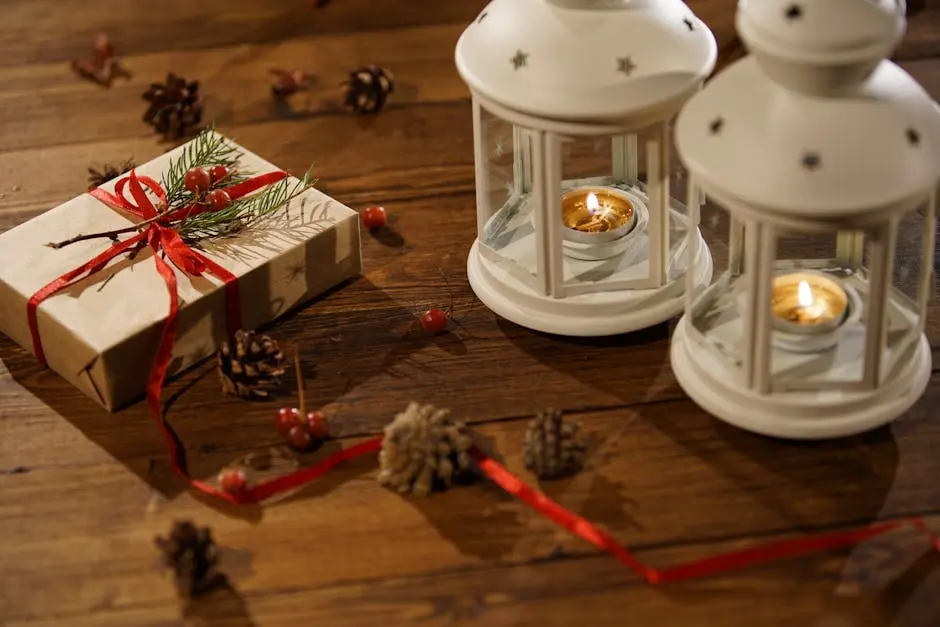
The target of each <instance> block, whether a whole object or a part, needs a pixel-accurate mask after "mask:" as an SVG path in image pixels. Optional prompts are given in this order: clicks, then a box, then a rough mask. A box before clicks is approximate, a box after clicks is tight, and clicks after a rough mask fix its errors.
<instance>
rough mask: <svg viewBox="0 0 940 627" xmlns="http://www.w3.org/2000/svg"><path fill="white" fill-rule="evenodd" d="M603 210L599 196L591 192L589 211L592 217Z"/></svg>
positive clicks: (588, 203)
mask: <svg viewBox="0 0 940 627" xmlns="http://www.w3.org/2000/svg"><path fill="white" fill-rule="evenodd" d="M600 209H601V203H600V202H599V201H598V200H597V196H596V195H595V194H594V192H590V193H588V195H587V210H588V211H590V212H591V215H594V214H595V213H597V212H598V211H600Z"/></svg>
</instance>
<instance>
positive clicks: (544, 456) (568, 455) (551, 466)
mask: <svg viewBox="0 0 940 627" xmlns="http://www.w3.org/2000/svg"><path fill="white" fill-rule="evenodd" d="M580 428H581V423H580V422H574V423H570V422H569V423H566V422H565V419H564V417H563V416H562V413H561V412H560V411H556V410H553V409H550V410H548V411H546V412H543V413H541V414H539V415H537V416H536V417H535V418H534V419H533V420H532V422H530V423H529V427H528V428H527V429H526V432H525V441H524V443H523V445H522V451H523V459H524V461H525V467H526V468H528V469H529V470H531V471H532V472H534V473H535V474H536V475H537V476H538V477H539V478H541V479H554V478H557V477H562V476H565V475H569V474H572V473H574V472H576V471H578V470H580V469H581V466H582V463H583V461H584V451H585V446H584V443H583V442H582V441H581V439H580V437H579V436H578V430H579V429H580Z"/></svg>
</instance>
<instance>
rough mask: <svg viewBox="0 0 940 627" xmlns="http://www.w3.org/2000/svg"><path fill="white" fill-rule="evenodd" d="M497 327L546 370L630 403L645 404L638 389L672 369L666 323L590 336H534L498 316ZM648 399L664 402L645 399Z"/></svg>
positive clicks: (650, 384)
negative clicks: (605, 335)
mask: <svg viewBox="0 0 940 627" xmlns="http://www.w3.org/2000/svg"><path fill="white" fill-rule="evenodd" d="M585 324H586V325H588V324H590V320H585ZM497 325H498V326H499V328H500V330H502V332H503V333H504V334H505V336H506V338H507V339H509V341H511V342H512V343H513V344H515V345H516V347H517V348H519V349H520V350H522V351H524V352H525V353H527V354H528V355H530V356H531V357H533V358H534V359H536V360H538V361H540V362H541V363H542V364H544V365H545V366H547V367H549V368H552V369H554V370H557V371H559V372H563V373H564V374H566V375H568V376H570V377H572V378H574V379H577V380H579V381H581V382H582V383H584V384H585V385H587V386H589V387H593V388H594V389H596V390H597V391H598V392H600V393H602V394H604V395H607V396H612V397H614V398H616V399H619V400H620V401H621V402H623V403H624V404H631V403H635V402H637V401H638V400H640V399H638V398H637V392H636V391H637V390H638V389H639V390H649V389H651V388H652V387H654V386H653V383H654V382H655V380H656V378H657V375H658V374H659V372H660V371H661V370H662V369H663V368H664V367H666V368H668V363H669V344H668V340H669V326H668V324H666V323H663V324H659V325H656V326H654V327H650V328H648V329H642V330H640V331H636V332H634V333H626V334H622V335H613V336H608V337H584V338H582V337H562V336H556V335H549V334H546V333H539V332H532V331H529V330H526V329H523V328H522V327H520V326H518V325H516V324H514V323H512V322H509V321H508V320H504V319H502V318H497ZM642 400H646V401H650V400H661V399H659V398H645V397H644V398H643V399H642ZM598 405H600V403H598ZM587 408H589V407H585V408H583V409H587ZM564 409H568V410H572V409H582V408H574V407H564Z"/></svg>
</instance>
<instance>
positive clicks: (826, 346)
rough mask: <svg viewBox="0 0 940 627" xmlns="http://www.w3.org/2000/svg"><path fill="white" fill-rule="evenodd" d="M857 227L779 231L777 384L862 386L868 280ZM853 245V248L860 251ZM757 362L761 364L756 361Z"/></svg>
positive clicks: (773, 344)
mask: <svg viewBox="0 0 940 627" xmlns="http://www.w3.org/2000/svg"><path fill="white" fill-rule="evenodd" d="M863 241H864V235H863V234H862V233H860V232H856V231H841V232H836V231H833V232H828V233H812V234H810V233H780V234H779V236H778V237H777V259H776V262H775V263H774V267H773V273H772V276H769V277H762V278H761V280H766V281H770V282H771V290H770V302H768V303H767V308H766V309H765V310H764V311H762V312H760V315H768V316H769V322H770V324H769V327H770V346H769V357H770V358H769V360H768V361H769V364H768V368H769V372H768V373H765V374H767V375H769V379H770V380H771V381H772V387H773V389H774V390H777V391H785V390H802V389H808V390H814V389H823V388H858V387H859V386H860V385H862V382H863V379H864V373H865V363H866V359H867V355H866V346H867V340H868V335H867V327H866V320H867V315H866V312H867V310H868V299H869V293H870V289H869V283H868V280H867V272H866V270H865V269H864V267H861V261H862V256H863V255H862V252H861V251H862V248H861V246H862V243H863ZM853 251H854V252H853ZM755 367H756V368H761V367H762V365H761V364H760V363H759V362H757V363H755Z"/></svg>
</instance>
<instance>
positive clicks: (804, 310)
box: [771, 272, 849, 334]
mask: <svg viewBox="0 0 940 627" xmlns="http://www.w3.org/2000/svg"><path fill="white" fill-rule="evenodd" d="M848 308H849V297H848V294H847V293H846V291H845V290H844V289H843V288H842V286H841V285H839V283H838V282H837V281H835V280H833V279H830V278H829V277H827V276H824V275H822V274H817V273H814V272H794V273H791V274H784V275H781V276H778V277H776V278H774V282H773V293H772V303H771V311H772V312H773V316H774V327H775V328H776V329H777V330H779V331H784V332H787V333H798V334H810V333H825V332H829V331H833V330H835V329H837V328H838V327H839V326H840V325H841V324H842V322H843V320H845V315H846V312H847V311H848Z"/></svg>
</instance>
